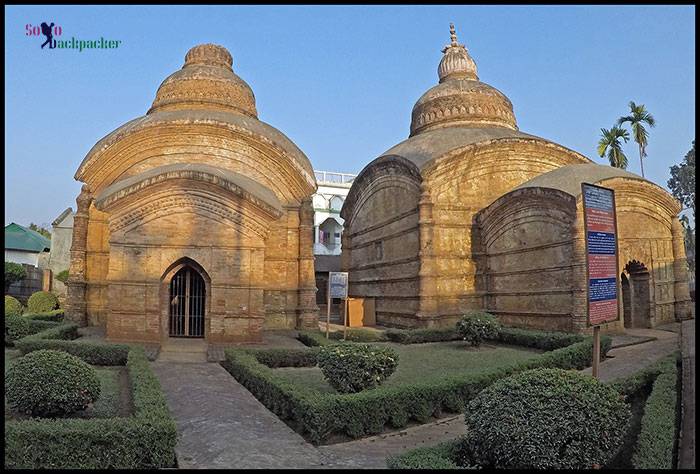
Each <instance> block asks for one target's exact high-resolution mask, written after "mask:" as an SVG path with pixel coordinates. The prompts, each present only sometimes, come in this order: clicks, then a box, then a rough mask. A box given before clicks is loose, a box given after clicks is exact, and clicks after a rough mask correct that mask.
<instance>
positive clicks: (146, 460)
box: [5, 347, 177, 469]
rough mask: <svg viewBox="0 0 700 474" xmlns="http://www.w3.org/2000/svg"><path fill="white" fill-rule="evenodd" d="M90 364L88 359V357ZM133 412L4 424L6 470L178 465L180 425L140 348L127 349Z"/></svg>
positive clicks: (140, 467) (136, 467)
mask: <svg viewBox="0 0 700 474" xmlns="http://www.w3.org/2000/svg"><path fill="white" fill-rule="evenodd" d="M86 362H87V361H86ZM126 368H127V370H128V373H129V378H130V379H131V390H132V397H133V404H134V415H133V416H130V417H127V418H102V419H89V420H85V419H77V418H69V419H56V420H41V419H37V418H32V419H29V420H22V421H6V422H5V468H10V469H46V468H51V469H56V468H58V469H148V468H164V467H172V466H174V464H175V445H176V443H177V425H176V424H175V421H174V420H173V418H172V416H171V415H170V412H169V410H168V405H167V402H166V399H165V396H164V394H163V392H162V390H161V388H160V383H159V382H158V379H157V378H156V376H155V374H153V372H152V371H151V369H150V366H149V365H148V359H147V358H146V354H145V352H144V351H143V349H142V348H139V347H134V348H132V349H131V350H130V351H129V353H128V358H127V361H126Z"/></svg>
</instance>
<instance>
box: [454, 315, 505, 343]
mask: <svg viewBox="0 0 700 474" xmlns="http://www.w3.org/2000/svg"><path fill="white" fill-rule="evenodd" d="M500 329H501V324H500V323H499V322H498V320H497V319H496V317H495V316H493V315H491V314H489V313H481V312H476V311H475V312H471V313H469V314H467V315H465V316H464V317H462V319H460V320H459V321H457V332H458V333H459V334H460V335H461V336H462V338H464V340H465V341H467V342H469V343H470V344H471V345H472V346H474V347H479V346H480V345H481V343H482V342H483V341H484V340H485V339H496V338H497V337H498V333H499V331H500Z"/></svg>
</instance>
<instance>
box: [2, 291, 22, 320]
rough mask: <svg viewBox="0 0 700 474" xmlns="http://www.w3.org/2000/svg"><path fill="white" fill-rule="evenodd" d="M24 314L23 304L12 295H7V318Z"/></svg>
mask: <svg viewBox="0 0 700 474" xmlns="http://www.w3.org/2000/svg"><path fill="white" fill-rule="evenodd" d="M21 314H22V303H20V302H19V300H17V298H14V297H12V296H10V295H5V316H9V315H14V316H19V315H21Z"/></svg>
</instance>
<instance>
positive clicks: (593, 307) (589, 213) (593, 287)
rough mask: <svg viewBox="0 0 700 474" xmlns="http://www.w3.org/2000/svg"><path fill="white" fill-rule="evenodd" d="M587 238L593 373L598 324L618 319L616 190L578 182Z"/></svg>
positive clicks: (597, 350)
mask: <svg viewBox="0 0 700 474" xmlns="http://www.w3.org/2000/svg"><path fill="white" fill-rule="evenodd" d="M581 195H582V197H583V221H584V231H585V234H586V235H585V237H586V238H585V242H586V280H587V282H588V284H587V293H588V295H587V298H586V306H587V311H586V315H587V319H586V322H587V324H588V326H589V327H590V326H593V366H592V372H593V377H595V378H598V373H599V365H600V326H601V324H605V323H610V322H613V321H617V320H619V319H620V311H619V303H618V290H617V279H618V275H619V269H618V261H617V255H618V252H617V217H616V215H615V191H613V190H612V189H608V188H603V187H600V186H596V185H594V184H588V183H581Z"/></svg>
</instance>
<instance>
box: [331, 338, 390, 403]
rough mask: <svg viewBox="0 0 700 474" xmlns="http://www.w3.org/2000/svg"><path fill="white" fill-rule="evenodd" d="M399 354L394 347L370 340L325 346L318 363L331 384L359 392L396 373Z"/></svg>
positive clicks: (348, 390)
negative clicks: (361, 342)
mask: <svg viewBox="0 0 700 474" xmlns="http://www.w3.org/2000/svg"><path fill="white" fill-rule="evenodd" d="M398 364H399V355H398V354H397V353H396V351H395V350H393V349H392V348H390V347H376V346H370V345H368V344H338V345H333V346H330V345H329V346H323V347H321V349H320V350H319V353H318V366H319V368H320V369H321V372H323V376H324V377H325V378H326V380H327V381H328V383H329V384H330V385H331V387H333V388H335V389H336V390H337V391H339V392H342V393H356V392H361V391H362V390H366V389H370V388H374V387H377V386H379V385H381V384H382V382H384V380H386V379H387V378H388V377H390V376H391V374H393V373H394V371H395V370H396V367H397V366H398Z"/></svg>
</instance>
